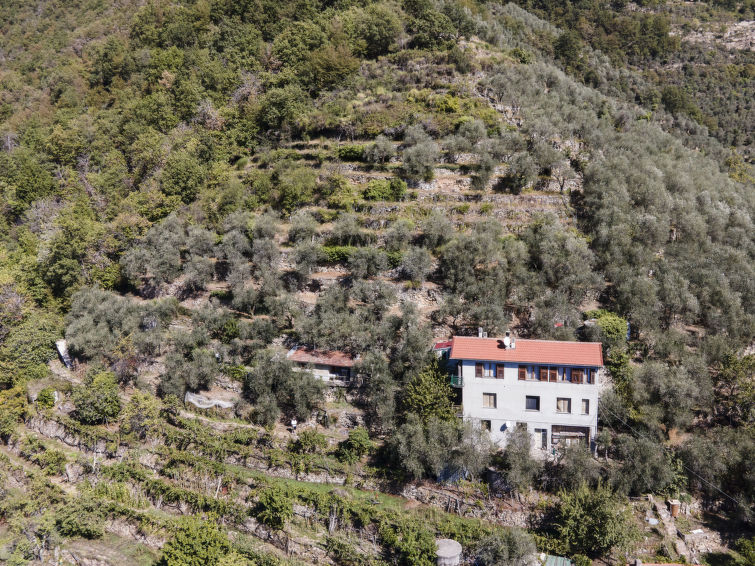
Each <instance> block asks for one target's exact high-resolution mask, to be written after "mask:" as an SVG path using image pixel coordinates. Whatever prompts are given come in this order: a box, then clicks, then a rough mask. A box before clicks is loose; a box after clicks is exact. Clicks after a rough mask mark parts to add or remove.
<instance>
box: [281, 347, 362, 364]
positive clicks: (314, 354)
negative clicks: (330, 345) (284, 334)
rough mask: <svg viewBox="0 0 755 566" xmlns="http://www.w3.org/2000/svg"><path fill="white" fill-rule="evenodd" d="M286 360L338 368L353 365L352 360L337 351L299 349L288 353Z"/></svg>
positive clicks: (345, 354)
mask: <svg viewBox="0 0 755 566" xmlns="http://www.w3.org/2000/svg"><path fill="white" fill-rule="evenodd" d="M288 359H289V360H291V361H294V362H299V363H302V364H322V365H326V366H335V367H339V368H350V367H352V366H353V365H354V358H352V357H351V356H350V355H349V354H347V353H346V352H339V351H338V350H330V351H326V350H313V349H312V348H305V347H299V348H296V349H294V350H291V351H290V352H289V353H288Z"/></svg>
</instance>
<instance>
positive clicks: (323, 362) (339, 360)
mask: <svg viewBox="0 0 755 566" xmlns="http://www.w3.org/2000/svg"><path fill="white" fill-rule="evenodd" d="M287 357H288V359H289V360H291V361H292V362H293V363H294V366H295V367H297V368H300V369H302V370H307V371H309V372H311V373H312V375H314V376H315V377H316V378H318V379H321V380H322V381H325V382H327V383H328V385H333V386H336V387H346V386H347V385H349V383H350V382H351V372H352V368H353V367H354V363H355V362H356V360H357V359H358V358H354V357H352V356H351V355H350V354H348V353H346V352H340V351H338V350H327V351H326V350H315V349H312V348H307V347H305V346H297V347H296V348H291V350H289V352H288V356H287Z"/></svg>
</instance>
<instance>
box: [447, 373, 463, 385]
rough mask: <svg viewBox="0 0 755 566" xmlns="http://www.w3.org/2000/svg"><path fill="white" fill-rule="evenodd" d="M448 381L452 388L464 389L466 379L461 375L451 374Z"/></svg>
mask: <svg viewBox="0 0 755 566" xmlns="http://www.w3.org/2000/svg"><path fill="white" fill-rule="evenodd" d="M448 380H449V381H448V382H449V383H450V384H451V387H464V378H463V377H462V376H460V375H454V374H450V375H449V376H448Z"/></svg>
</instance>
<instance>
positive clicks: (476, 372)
mask: <svg viewBox="0 0 755 566" xmlns="http://www.w3.org/2000/svg"><path fill="white" fill-rule="evenodd" d="M474 376H475V377H482V364H480V363H477V364H475V365H474Z"/></svg>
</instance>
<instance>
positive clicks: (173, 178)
mask: <svg viewBox="0 0 755 566" xmlns="http://www.w3.org/2000/svg"><path fill="white" fill-rule="evenodd" d="M204 177H205V171H204V168H203V167H202V165H201V164H200V163H199V162H198V160H197V157H196V155H192V154H190V153H189V152H188V151H178V152H175V153H173V154H171V156H170V157H169V158H168V161H167V163H166V164H165V170H164V171H163V176H162V190H163V192H164V193H165V194H166V195H169V196H170V195H177V196H179V197H181V200H182V201H183V202H185V203H190V202H192V201H193V200H194V199H196V198H197V195H198V194H199V189H200V188H201V186H202V184H203V183H204Z"/></svg>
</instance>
